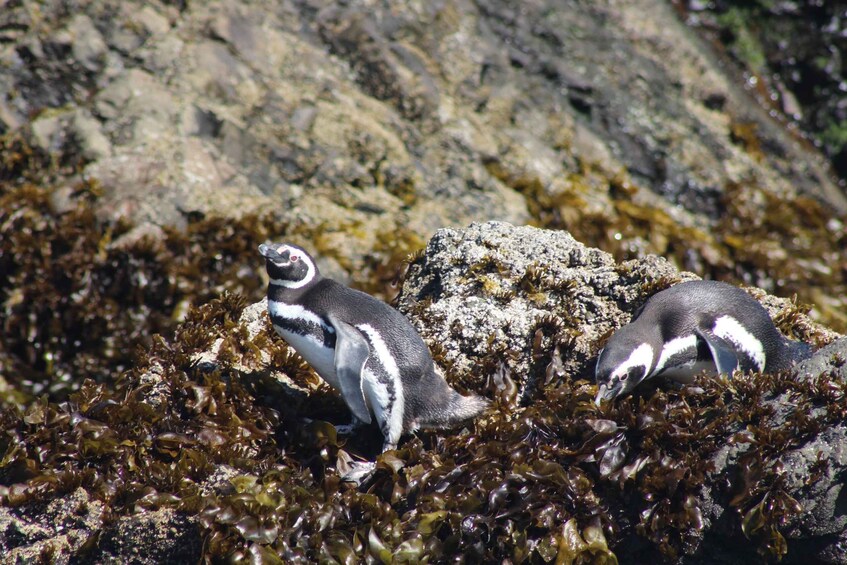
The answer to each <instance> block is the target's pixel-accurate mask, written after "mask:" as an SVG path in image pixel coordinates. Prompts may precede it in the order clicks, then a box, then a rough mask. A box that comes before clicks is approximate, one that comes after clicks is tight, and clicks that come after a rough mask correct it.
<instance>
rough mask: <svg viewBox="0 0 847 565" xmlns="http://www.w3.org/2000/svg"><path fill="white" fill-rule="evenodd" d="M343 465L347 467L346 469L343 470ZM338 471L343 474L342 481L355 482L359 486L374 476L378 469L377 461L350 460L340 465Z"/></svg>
mask: <svg viewBox="0 0 847 565" xmlns="http://www.w3.org/2000/svg"><path fill="white" fill-rule="evenodd" d="M339 463H340V461H339ZM342 467H346V469H344V470H343V471H342ZM338 471H339V473H340V474H341V480H342V481H345V482H348V483H353V484H355V485H356V486H357V487H359V486H361V485H362V483H364V482H366V481H368V480H369V479H370V478H371V477H372V476H373V474H374V472H375V471H376V462H374V461H348V462H346V463H345V464H344V465H338Z"/></svg>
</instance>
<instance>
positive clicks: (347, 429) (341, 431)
mask: <svg viewBox="0 0 847 565" xmlns="http://www.w3.org/2000/svg"><path fill="white" fill-rule="evenodd" d="M358 427H359V426H358V425H356V424H337V425H336V426H335V431H336V432H338V435H340V436H349V435H352V434H353V432H355V431H356V428H358Z"/></svg>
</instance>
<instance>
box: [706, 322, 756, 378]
mask: <svg viewBox="0 0 847 565" xmlns="http://www.w3.org/2000/svg"><path fill="white" fill-rule="evenodd" d="M712 331H713V332H715V335H716V336H718V337H722V338H723V339H725V340H727V341H729V342H730V343H732V344H733V345H735V346H736V347H737V348H738V349H740V350H741V351H743V352H744V353H746V354H747V356H748V357H750V359H752V360H753V363H755V365H756V367H757V368H758V370H759V371H763V370H764V369H765V348H764V347H763V346H762V342H761V341H759V340H758V338H756V336H754V335H753V334H751V333H750V332H748V331H747V328H745V327H744V326H742V325H741V323H740V322H739V321H738V320H736V319H735V318H733V317H732V316H721V317H720V318H718V319H717V320H715V327H714V328H713V329H712Z"/></svg>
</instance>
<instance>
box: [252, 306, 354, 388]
mask: <svg viewBox="0 0 847 565" xmlns="http://www.w3.org/2000/svg"><path fill="white" fill-rule="evenodd" d="M268 313H269V314H270V317H271V323H273V327H274V330H276V333H277V334H279V336H280V337H281V338H282V339H284V340H285V341H286V343H288V345H290V346H291V347H293V348H294V350H295V351H297V353H299V354H300V356H301V357H302V358H303V359H304V360H305V361H306V362H307V363H308V364H309V365H311V366H312V368H313V369H314V370H315V372H317V373H318V375H320V377H321V378H322V379H323V380H325V381H326V382H328V383H329V384H330V385H331V386H333V387H334V388H336V389H338V388H340V387H339V383H338V378H337V376H336V373H335V330H334V329H333V328H332V327H330V326H329V325H327V324H326V323H325V322H324V321H323V319H321V317H320V316H318V315H317V314H315V313H314V312H310V311H309V310H307V309H305V308H303V307H302V306H299V305H296V304H285V303H281V302H276V301H268Z"/></svg>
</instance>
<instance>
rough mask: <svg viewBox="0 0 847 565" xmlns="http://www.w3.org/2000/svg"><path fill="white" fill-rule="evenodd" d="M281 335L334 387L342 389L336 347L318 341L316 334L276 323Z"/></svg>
mask: <svg viewBox="0 0 847 565" xmlns="http://www.w3.org/2000/svg"><path fill="white" fill-rule="evenodd" d="M274 329H275V330H276V333H278V334H279V336H280V337H281V338H282V339H284V340H285V341H286V343H288V345H290V346H291V347H293V348H294V350H295V351H297V353H299V354H300V357H302V358H303V359H304V360H305V361H306V363H308V364H309V365H311V366H312V368H313V369H314V370H315V372H316V373H317V374H318V375H320V377H321V378H322V379H323V380H325V381H326V382H328V383H329V384H330V385H331V386H332V387H333V388H336V389H340V386H339V383H338V378H337V376H336V374H335V348H334V347H327V346H325V345H324V344H323V343H321V342H318V340H316V339H315V336H312V335H309V334H306V335H303V334H299V333H297V332H292V331H286V330H285V329H283V328H280V327H278V326H276V325H274Z"/></svg>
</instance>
